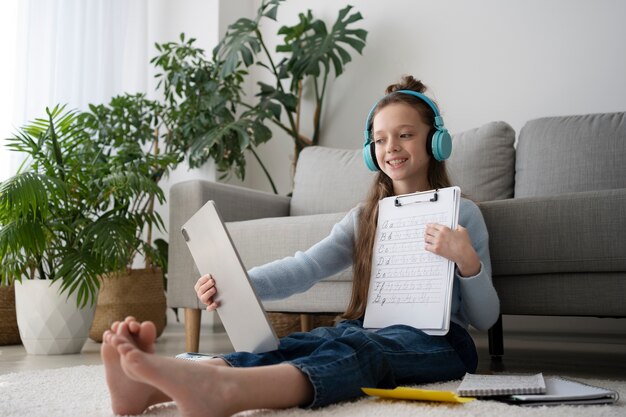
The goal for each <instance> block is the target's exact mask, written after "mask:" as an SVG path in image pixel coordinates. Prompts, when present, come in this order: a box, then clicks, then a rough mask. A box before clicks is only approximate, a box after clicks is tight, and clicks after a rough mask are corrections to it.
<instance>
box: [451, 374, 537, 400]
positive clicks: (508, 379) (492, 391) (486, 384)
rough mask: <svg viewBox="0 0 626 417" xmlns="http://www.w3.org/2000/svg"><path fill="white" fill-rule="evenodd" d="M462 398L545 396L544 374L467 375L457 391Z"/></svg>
mask: <svg viewBox="0 0 626 417" xmlns="http://www.w3.org/2000/svg"><path fill="white" fill-rule="evenodd" d="M456 392H457V394H458V395H460V396H462V397H496V396H504V395H515V394H545V392H546V383H545V381H544V379H543V374H540V373H539V374H535V375H478V374H465V376H464V377H463V380H462V381H461V384H460V385H459V387H458V388H457V390H456Z"/></svg>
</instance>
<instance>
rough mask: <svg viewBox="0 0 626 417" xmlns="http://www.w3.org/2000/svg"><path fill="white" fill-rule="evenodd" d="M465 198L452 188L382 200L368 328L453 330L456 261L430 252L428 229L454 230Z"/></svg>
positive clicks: (367, 316)
mask: <svg viewBox="0 0 626 417" xmlns="http://www.w3.org/2000/svg"><path fill="white" fill-rule="evenodd" d="M460 198H461V190H460V188H459V187H449V188H443V189H439V190H434V191H428V192H422V193H415V194H405V195H400V196H394V197H388V198H385V199H382V200H380V202H379V206H378V207H379V209H378V226H377V230H376V240H375V242H374V251H373V254H372V255H373V256H372V275H371V279H370V288H369V293H368V302H367V307H366V310H365V319H364V327H366V328H382V327H387V326H391V325H394V324H405V325H408V326H412V327H415V328H417V329H421V330H423V331H424V332H426V333H428V334H432V335H444V334H446V333H447V332H448V330H449V328H450V306H451V297H452V285H453V279H454V263H453V262H451V261H449V260H447V259H446V258H443V257H441V256H439V255H435V254H433V253H431V252H428V251H426V249H425V243H424V231H425V228H426V225H427V224H429V223H439V224H442V225H445V226H448V227H450V228H451V229H455V228H456V227H457V224H458V217H459V203H460Z"/></svg>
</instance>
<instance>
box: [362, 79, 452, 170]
mask: <svg viewBox="0 0 626 417" xmlns="http://www.w3.org/2000/svg"><path fill="white" fill-rule="evenodd" d="M395 93H404V94H409V95H411V96H414V97H417V98H419V99H420V100H422V101H423V102H424V103H426V104H428V106H429V107H430V108H431V109H432V110H433V112H434V113H435V125H434V126H433V127H434V129H433V131H432V133H431V134H430V135H429V137H428V141H427V142H426V151H427V152H428V154H429V155H432V156H433V158H435V159H436V160H437V161H445V160H446V159H448V158H449V157H450V154H451V153H452V138H451V137H450V134H449V133H448V130H447V129H446V128H445V127H444V126H443V118H442V117H441V115H440V114H439V109H437V106H436V105H435V103H433V102H432V100H431V99H429V98H428V97H426V96H425V95H424V94H421V93H418V92H417V91H413V90H398V91H394V92H393V93H390V94H395ZM388 96H389V94H388V95H386V96H385V97H388ZM385 97H383V98H381V99H380V100H378V101H377V102H376V104H374V106H373V107H372V109H371V110H370V112H369V114H368V115H367V120H366V121H365V143H363V159H364V160H365V165H366V166H367V167H368V168H369V170H370V171H380V167H379V166H378V162H376V149H375V147H374V141H373V140H372V134H371V130H372V126H371V125H372V116H373V114H374V110H376V107H377V106H378V103H380V101H381V100H383V99H384V98H385Z"/></svg>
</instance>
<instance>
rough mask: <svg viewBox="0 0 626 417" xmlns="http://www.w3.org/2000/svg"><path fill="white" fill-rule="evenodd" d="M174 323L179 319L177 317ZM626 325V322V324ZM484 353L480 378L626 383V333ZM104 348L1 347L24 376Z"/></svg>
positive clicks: (544, 339)
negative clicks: (499, 355) (44, 351)
mask: <svg viewBox="0 0 626 417" xmlns="http://www.w3.org/2000/svg"><path fill="white" fill-rule="evenodd" d="M172 317H173V316H172ZM622 323H623V324H624V325H626V322H623V321H622V322H620V327H621V326H622ZM472 335H473V336H474V339H475V341H476V345H477V347H478V351H479V357H480V362H479V369H478V372H481V373H488V372H491V371H505V372H511V373H523V372H543V373H544V374H547V375H563V376H570V377H589V378H609V379H619V380H626V331H624V332H617V333H609V334H602V333H592V334H588V335H585V334H583V335H581V334H567V333H564V334H557V335H553V334H552V335H547V334H546V333H545V332H543V333H537V332H530V331H516V332H511V331H507V327H506V322H505V340H504V343H505V346H504V348H505V354H504V357H503V362H502V363H494V362H492V361H491V358H490V356H489V353H488V348H487V338H486V334H482V333H474V332H473V333H472ZM99 349H100V344H98V343H95V342H93V341H91V340H88V341H87V343H86V344H85V347H84V348H83V351H82V353H80V354H77V355H52V356H40V355H28V354H27V353H26V352H25V350H24V348H23V346H21V345H16V346H0V374H6V373H11V372H19V371H23V370H37V369H52V368H60V367H67V366H78V365H94V364H100V363H101V361H100V355H99ZM184 350H185V337H184V328H183V325H182V323H176V322H175V320H174V319H170V320H169V324H168V325H167V327H166V329H165V331H164V333H163V334H162V335H161V337H160V338H159V339H158V342H157V353H159V354H162V355H170V356H173V355H175V354H178V353H181V352H184ZM200 350H201V351H203V352H214V353H225V352H230V351H232V346H231V344H230V342H229V340H228V337H227V336H226V334H224V333H213V332H212V331H211V328H210V327H209V326H207V325H203V328H202V332H201V338H200Z"/></svg>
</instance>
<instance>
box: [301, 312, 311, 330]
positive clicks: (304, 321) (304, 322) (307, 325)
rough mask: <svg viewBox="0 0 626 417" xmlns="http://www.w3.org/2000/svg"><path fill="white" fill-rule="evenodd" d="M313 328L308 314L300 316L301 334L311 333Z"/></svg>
mask: <svg viewBox="0 0 626 417" xmlns="http://www.w3.org/2000/svg"><path fill="white" fill-rule="evenodd" d="M312 328H313V320H312V319H311V315H310V314H300V330H301V331H303V332H308V331H311V329H312Z"/></svg>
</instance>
